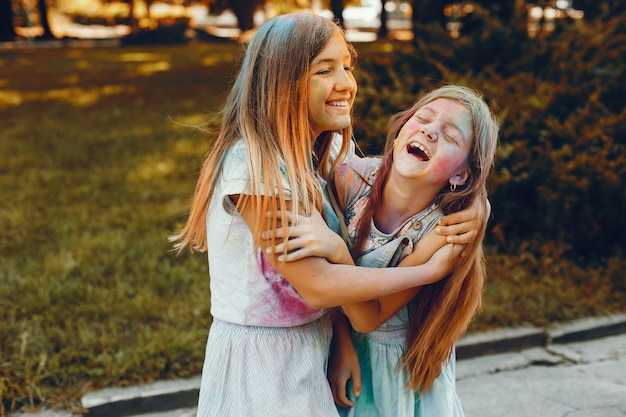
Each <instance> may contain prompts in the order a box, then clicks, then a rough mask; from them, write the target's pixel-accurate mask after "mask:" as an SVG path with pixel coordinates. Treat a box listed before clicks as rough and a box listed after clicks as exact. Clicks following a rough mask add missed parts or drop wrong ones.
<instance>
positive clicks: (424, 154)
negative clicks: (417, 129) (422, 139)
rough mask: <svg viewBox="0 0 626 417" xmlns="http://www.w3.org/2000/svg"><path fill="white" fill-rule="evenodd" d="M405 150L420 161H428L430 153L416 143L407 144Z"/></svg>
mask: <svg viewBox="0 0 626 417" xmlns="http://www.w3.org/2000/svg"><path fill="white" fill-rule="evenodd" d="M406 150H407V152H408V153H409V154H411V155H413V156H415V157H416V158H417V159H419V160H420V161H429V160H430V153H429V152H428V149H426V147H424V146H423V145H421V144H419V143H417V142H413V143H409V144H408V145H407V146H406Z"/></svg>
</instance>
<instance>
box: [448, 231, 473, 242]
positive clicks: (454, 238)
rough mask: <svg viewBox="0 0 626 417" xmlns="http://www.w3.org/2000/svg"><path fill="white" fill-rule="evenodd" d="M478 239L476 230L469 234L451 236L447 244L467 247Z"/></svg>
mask: <svg viewBox="0 0 626 417" xmlns="http://www.w3.org/2000/svg"><path fill="white" fill-rule="evenodd" d="M474 239H476V230H470V231H469V232H467V233H462V234H460V235H449V236H446V242H448V243H454V244H457V245H467V244H469V243H472V241H474Z"/></svg>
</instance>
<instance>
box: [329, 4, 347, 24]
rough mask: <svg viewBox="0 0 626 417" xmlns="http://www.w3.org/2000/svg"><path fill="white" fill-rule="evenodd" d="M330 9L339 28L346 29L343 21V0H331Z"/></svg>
mask: <svg viewBox="0 0 626 417" xmlns="http://www.w3.org/2000/svg"><path fill="white" fill-rule="evenodd" d="M330 8H331V10H332V12H333V16H335V21H336V22H337V24H338V25H339V26H341V27H342V28H345V25H344V21H343V0H330Z"/></svg>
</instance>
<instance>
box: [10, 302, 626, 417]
mask: <svg viewBox="0 0 626 417" xmlns="http://www.w3.org/2000/svg"><path fill="white" fill-rule="evenodd" d="M457 355H458V356H459V358H460V359H459V360H458V362H457V392H458V394H459V397H460V399H461V403H462V405H463V409H464V411H465V415H466V417H626V314H622V315H617V316H612V317H607V318H601V319H588V320H582V321H579V322H576V323H571V324H568V325H565V326H560V327H558V328H553V329H550V330H541V329H536V328H522V329H504V330H498V331H494V332H487V333H480V334H475V335H470V336H468V337H466V338H464V339H463V340H462V341H461V342H460V343H459V344H458V345H457ZM199 383H200V379H199V377H196V378H191V379H187V380H180V381H160V382H157V383H155V384H150V385H145V386H139V387H130V388H125V389H120V388H114V389H107V390H102V391H98V392H90V393H88V394H87V395H86V396H85V397H83V399H82V402H83V406H84V407H85V408H87V409H89V413H88V414H85V416H86V417H195V407H194V405H195V404H196V401H197V395H198V388H199ZM9 417H80V416H79V415H77V414H71V413H64V412H55V411H51V410H42V411H40V412H38V413H27V414H9ZM303 417H307V416H303ZM312 417H314V416H312ZM385 417H386V416H385ZM389 417H394V416H389ZM434 417H445V416H434Z"/></svg>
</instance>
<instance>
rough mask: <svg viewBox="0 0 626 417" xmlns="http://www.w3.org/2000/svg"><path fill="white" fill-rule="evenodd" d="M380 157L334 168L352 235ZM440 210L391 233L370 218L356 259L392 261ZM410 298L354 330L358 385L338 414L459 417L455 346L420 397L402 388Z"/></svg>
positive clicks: (425, 213)
mask: <svg viewBox="0 0 626 417" xmlns="http://www.w3.org/2000/svg"><path fill="white" fill-rule="evenodd" d="M380 162H381V160H380V159H379V158H364V159H358V160H352V161H350V162H348V163H346V164H344V165H342V167H341V168H340V169H339V170H338V172H337V173H336V175H335V184H336V185H335V186H336V187H337V188H338V190H340V191H339V192H340V193H341V192H343V195H344V197H345V199H344V201H346V210H345V213H344V215H345V220H346V223H347V225H348V231H349V233H350V234H351V237H352V238H353V239H354V236H355V234H356V230H355V225H356V223H357V221H358V219H359V217H360V216H361V215H362V210H363V207H364V206H365V203H366V201H367V199H368V198H369V195H370V190H371V184H372V183H373V180H374V178H375V175H376V170H377V169H378V167H379V166H380ZM442 216H443V214H442V213H441V211H440V210H439V209H438V208H437V206H436V205H433V206H430V207H428V208H426V209H425V210H423V211H422V212H420V213H417V214H416V215H414V216H413V217H411V218H410V219H409V220H407V221H406V222H405V223H404V224H403V225H402V226H400V227H399V228H398V229H397V230H395V231H394V232H392V233H388V234H387V233H383V232H381V231H379V230H378V229H377V228H376V227H375V225H374V224H373V222H372V225H371V227H370V234H369V236H368V239H367V242H366V244H365V248H364V251H363V253H362V255H361V257H360V258H359V259H357V262H356V263H357V264H358V265H361V266H368V267H381V268H382V267H387V266H397V265H398V263H399V262H400V261H401V260H402V259H403V258H404V257H405V256H406V255H408V254H410V253H411V252H412V251H413V246H414V244H415V243H417V241H418V240H419V239H421V238H422V237H423V236H425V235H426V234H427V233H428V232H429V231H430V230H432V228H433V227H434V226H435V225H436V224H437V221H438V220H439V218H441V217H442ZM414 302H415V300H414V301H412V302H411V303H409V304H408V305H407V306H405V307H403V308H402V309H400V310H399V311H398V312H397V313H396V314H395V315H394V316H393V317H391V318H390V319H389V320H387V322H385V323H384V324H383V325H382V326H381V327H379V328H378V329H377V330H375V331H373V332H371V333H367V334H364V333H359V332H356V331H353V333H352V336H353V337H352V338H353V343H354V345H355V348H356V351H357V354H358V357H359V363H360V366H361V379H362V383H363V388H362V390H361V395H360V396H359V397H358V398H356V399H355V398H351V399H352V400H353V401H354V403H355V405H354V407H351V408H341V407H340V408H339V410H340V414H341V416H343V417H463V416H464V413H463V409H462V407H461V403H460V401H459V399H458V397H457V394H456V388H455V356H454V351H453V354H452V356H451V358H450V359H449V361H447V362H446V363H444V364H442V368H441V374H440V375H439V376H438V377H437V379H436V380H435V382H434V384H433V386H432V388H431V389H430V390H429V391H428V392H427V393H426V394H425V395H424V396H422V398H420V396H419V394H418V393H416V392H415V391H412V390H410V389H409V388H407V386H406V385H407V383H408V382H409V374H408V371H407V370H406V369H405V368H402V367H401V366H400V358H401V356H402V352H403V349H404V344H405V338H406V333H407V329H408V326H409V317H410V312H411V309H412V306H413V305H414V304H413V303H414ZM348 392H350V393H351V392H352V390H351V387H350V388H349V390H348Z"/></svg>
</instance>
